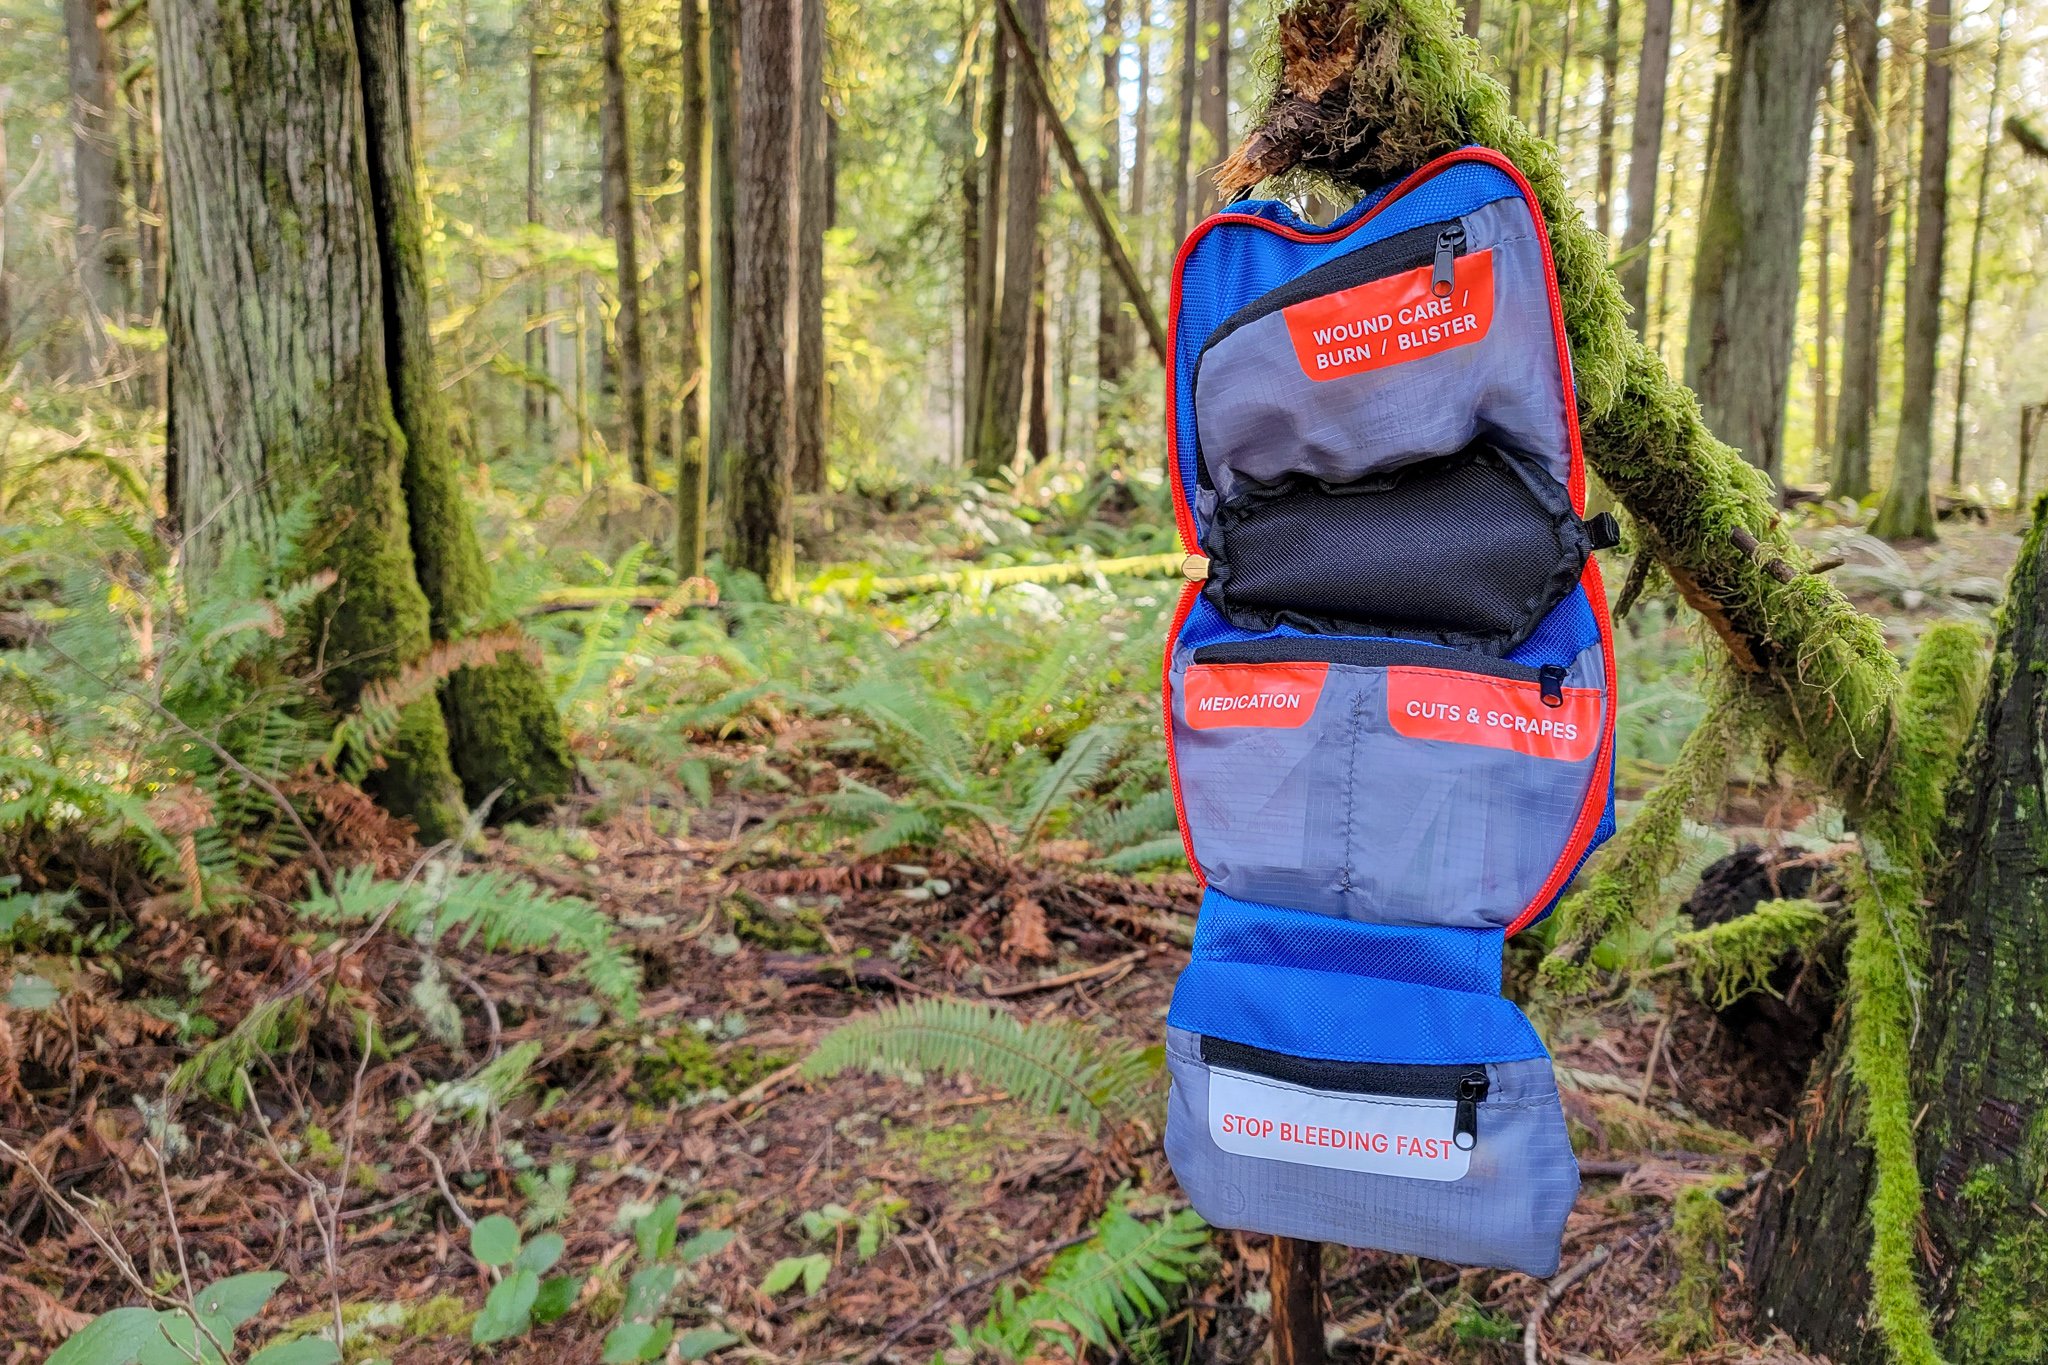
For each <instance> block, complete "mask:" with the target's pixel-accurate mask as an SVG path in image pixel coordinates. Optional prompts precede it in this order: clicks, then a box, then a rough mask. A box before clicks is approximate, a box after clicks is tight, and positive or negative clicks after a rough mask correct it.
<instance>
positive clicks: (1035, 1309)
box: [968, 1191, 1209, 1360]
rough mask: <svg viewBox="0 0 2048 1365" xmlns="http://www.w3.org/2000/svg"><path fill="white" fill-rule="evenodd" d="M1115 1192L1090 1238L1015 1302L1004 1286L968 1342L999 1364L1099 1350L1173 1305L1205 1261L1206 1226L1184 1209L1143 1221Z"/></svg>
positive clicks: (1067, 1252)
mask: <svg viewBox="0 0 2048 1365" xmlns="http://www.w3.org/2000/svg"><path fill="white" fill-rule="evenodd" d="M1131 1205H1132V1201H1131V1199H1130V1197H1129V1195H1128V1194H1127V1193H1126V1192H1124V1191H1118V1193H1117V1195H1116V1196H1115V1197H1114V1198H1113V1200H1112V1202H1111V1203H1110V1206H1109V1208H1108V1209H1107V1210H1106V1211H1105V1212H1104V1213H1103V1215H1102V1217H1101V1219H1100V1220H1098V1221H1097V1223H1096V1225H1095V1235H1094V1236H1093V1237H1091V1238H1090V1239H1089V1240H1088V1241H1086V1242H1083V1243H1082V1244H1081V1245H1079V1246H1076V1247H1069V1248H1068V1249H1067V1250H1065V1251H1063V1252H1061V1253H1060V1254H1059V1255H1058V1256H1055V1257H1054V1258H1053V1262H1052V1265H1051V1266H1050V1267H1048V1268H1047V1270H1046V1273H1045V1278H1044V1279H1043V1280H1041V1281H1040V1282H1039V1285H1038V1287H1037V1288H1036V1289H1034V1290H1032V1291H1031V1292H1030V1293H1028V1294H1026V1295H1024V1296H1023V1297H1021V1298H1020V1297H1018V1296H1017V1294H1016V1292H1015V1291H1014V1289H1012V1288H1011V1287H1010V1286H1009V1285H1005V1286H1004V1287H1003V1288H1002V1289H1001V1290H999V1291H998V1292H997V1294H996V1302H995V1304H994V1306H993V1307H992V1308H991V1309H990V1310H989V1315H988V1318H987V1320H986V1321H984V1322H983V1323H982V1325H981V1326H980V1328H978V1329H977V1330H976V1331H975V1333H974V1335H973V1337H972V1339H971V1343H968V1344H972V1345H977V1346H980V1347H983V1348H985V1349H988V1350H990V1351H993V1352H995V1353H996V1354H998V1355H1000V1356H1002V1357H1004V1358H1005V1359H1012V1360H1014V1359H1018V1358H1020V1357H1024V1356H1027V1355H1028V1356H1037V1355H1039V1354H1042V1353H1043V1351H1044V1350H1045V1349H1046V1348H1051V1347H1062V1346H1063V1347H1065V1348H1066V1349H1067V1350H1068V1351H1069V1352H1070V1353H1071V1354H1073V1355H1075V1356H1079V1355H1080V1354H1081V1350H1080V1349H1079V1348H1081V1347H1088V1346H1092V1347H1094V1348H1095V1349H1097V1350H1100V1351H1107V1350H1109V1349H1110V1347H1111V1346H1112V1345H1113V1344H1115V1343H1117V1342H1121V1341H1122V1340H1124V1339H1125V1337H1126V1336H1128V1335H1130V1334H1132V1333H1134V1332H1136V1331H1137V1330H1139V1329H1140V1328H1142V1327H1144V1326H1146V1325H1147V1324H1149V1323H1151V1322H1152V1321H1154V1320H1155V1319H1157V1318H1160V1317H1163V1316H1164V1315H1165V1314H1166V1313H1167V1312H1168V1311H1169V1309H1170V1308H1171V1307H1172V1298H1171V1296H1172V1295H1174V1294H1175V1293H1176V1292H1177V1291H1178V1290H1179V1289H1180V1288H1181V1287H1182V1286H1184V1285H1186V1284H1187V1283H1188V1281H1189V1280H1190V1279H1191V1278H1192V1277H1193V1276H1194V1275H1195V1274H1196V1273H1197V1272H1198V1271H1199V1270H1200V1268H1201V1266H1202V1263H1203V1261H1204V1260H1205V1259H1206V1255H1205V1253H1206V1251H1207V1249H1208V1241H1209V1225H1208V1224H1207V1223H1204V1222H1203V1221H1202V1219H1201V1217H1200V1216H1199V1215H1197V1214H1196V1213H1195V1212H1194V1211H1193V1210H1191V1209H1181V1210H1178V1211H1176V1212H1171V1213H1167V1214H1165V1215H1164V1216H1162V1217H1160V1218H1157V1219H1154V1220H1151V1221H1146V1220H1144V1219H1141V1218H1139V1217H1137V1216H1136V1215H1135V1214H1134V1213H1133V1212H1132V1207H1131Z"/></svg>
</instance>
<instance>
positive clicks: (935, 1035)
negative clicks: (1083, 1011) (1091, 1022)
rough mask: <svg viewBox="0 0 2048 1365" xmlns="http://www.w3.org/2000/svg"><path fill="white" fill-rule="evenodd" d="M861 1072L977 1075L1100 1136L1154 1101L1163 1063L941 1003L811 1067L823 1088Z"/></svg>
mask: <svg viewBox="0 0 2048 1365" xmlns="http://www.w3.org/2000/svg"><path fill="white" fill-rule="evenodd" d="M854 1067H864V1068H866V1069H867V1070H870V1071H875V1072H882V1073H887V1072H901V1071H938V1072H942V1073H944V1074H946V1075H962V1074H967V1075H972V1076H975V1077H978V1078H979V1079H980V1080H982V1081H984V1082H986V1083H988V1084H990V1085H995V1086H1000V1087H1001V1088H1002V1089H1004V1090H1006V1091H1008V1092H1009V1094H1010V1096H1011V1098H1012V1099H1014V1100H1016V1101H1017V1102H1018V1103H1019V1104H1021V1105H1023V1106H1025V1107H1026V1108H1028V1109H1031V1110H1035V1111H1036V1112H1038V1113H1041V1114H1046V1115H1052V1116H1057V1117H1060V1118H1063V1119H1065V1120H1067V1121H1068V1122H1070V1123H1072V1124H1073V1125H1074V1126H1075V1127H1077V1128H1079V1129H1081V1130H1082V1131H1083V1132H1086V1133H1089V1134H1091V1135H1092V1134H1095V1133H1098V1132H1100V1131H1101V1130H1102V1128H1103V1126H1104V1125H1105V1124H1107V1125H1108V1126H1109V1127H1111V1128H1112V1129H1113V1128H1116V1127H1118V1126H1120V1125H1122V1124H1123V1123H1124V1122H1125V1121H1127V1120H1128V1119H1130V1118H1131V1117H1132V1116H1133V1115H1135V1114H1137V1113H1139V1112H1140V1111H1142V1110H1143V1108H1144V1107H1145V1106H1146V1105H1147V1104H1148V1103H1149V1102H1150V1100H1151V1098H1152V1096H1153V1093H1154V1091H1155V1088H1156V1086H1157V1084H1158V1078H1159V1070H1160V1057H1159V1052H1158V1049H1156V1048H1142V1049H1141V1048H1131V1047H1126V1046H1123V1045H1121V1044H1117V1043H1113V1042H1110V1041H1108V1040H1106V1039H1104V1038H1103V1037H1102V1035H1101V1034H1100V1033H1098V1032H1096V1031H1095V1030H1094V1029H1092V1028H1089V1027H1087V1026H1086V1025H1083V1024H1078V1023H1073V1022H1070V1021H1067V1020H1060V1019H1047V1020H1038V1021H1035V1022H1032V1023H1026V1022H1024V1021H1023V1020H1021V1019H1019V1018H1017V1017H1016V1016H1015V1015H1013V1014H1007V1013H1004V1012H1003V1011H1001V1010H997V1009H992V1008H990V1007H988V1006H986V1005H977V1004H974V1003H973V1002H971V1001H967V1000H958V999H953V998H950V997H934V998H929V999H923V1000H913V1001H911V1002H909V1003H908V1004H903V1005H892V1006H888V1007H886V1008H883V1009H879V1010H876V1011H875V1012H873V1013H872V1014H865V1015H860V1016H858V1017H856V1018H854V1019H851V1020H848V1021H847V1022H846V1023H844V1024H841V1025H840V1026H839V1027H838V1028H836V1029H834V1030H832V1032H830V1033H828V1034H826V1035H825V1037H824V1038H823V1039H822V1040H820V1041H819V1043H818V1046H817V1048H816V1050H815V1051H813V1052H812V1053H811V1055H810V1057H809V1059H808V1060H806V1061H805V1063H804V1071H805V1074H806V1075H808V1076H810V1077H811V1078H813V1079H815V1080H823V1079H825V1078H827V1077H831V1076H836V1075H838V1074H839V1073H841V1072H842V1071H847V1070H851V1069H852V1068H854Z"/></svg>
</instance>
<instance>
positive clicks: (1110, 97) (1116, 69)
mask: <svg viewBox="0 0 2048 1365" xmlns="http://www.w3.org/2000/svg"><path fill="white" fill-rule="evenodd" d="M1123 55H1124V7H1123V0H1103V3H1102V160H1101V163H1100V164H1101V170H1100V171H1099V173H1098V174H1097V176H1096V188H1097V189H1099V190H1101V192H1102V197H1103V198H1104V199H1106V200H1108V201H1109V202H1110V203H1112V204H1114V203H1116V202H1118V200H1119V199H1120V198H1121V196H1122V190H1123V159H1124V102H1123ZM1143 154H1144V148H1143V147H1142V146H1141V147H1140V148H1139V156H1140V159H1142V158H1143ZM1100 260H1101V264H1100V265H1099V266H1098V268H1097V270H1096V272H1095V300H1096V313H1095V322H1096V338H1095V379H1096V383H1097V384H1098V386H1099V387H1100V390H1101V393H1102V395H1103V397H1102V399H1100V400H1099V404H1100V403H1106V402H1107V401H1108V398H1109V396H1110V395H1112V394H1113V393H1114V392H1115V390H1116V387H1117V385H1118V384H1119V383H1121V382H1122V380H1123V371H1124V308H1123V290H1122V287H1121V286H1120V285H1119V283H1118V281H1117V275H1116V265H1115V263H1114V262H1112V261H1111V260H1110V252H1109V249H1108V248H1107V247H1105V248H1104V249H1103V251H1102V253H1101V257H1100Z"/></svg>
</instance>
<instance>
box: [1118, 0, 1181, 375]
mask: <svg viewBox="0 0 2048 1365" xmlns="http://www.w3.org/2000/svg"><path fill="white" fill-rule="evenodd" d="M1152 37H1153V28H1152V0H1138V110H1137V113H1136V114H1135V115H1134V116H1133V118H1132V128H1131V132H1132V141H1133V142H1134V143H1135V144H1136V150H1135V152H1134V153H1133V154H1132V156H1131V195H1130V203H1129V207H1128V208H1127V209H1126V210H1125V213H1124V221H1125V222H1127V223H1129V224H1130V225H1131V228H1132V230H1133V231H1134V232H1136V233H1137V237H1138V240H1137V243H1136V246H1137V249H1138V278H1139V279H1141V280H1143V281H1144V282H1145V283H1146V284H1147V285H1148V286H1149V285H1150V284H1151V283H1152V238H1153V233H1151V232H1150V231H1148V230H1147V229H1146V226H1145V214H1146V213H1147V212H1148V211H1149V209H1150V207H1151V197H1150V194H1151V185H1152ZM1176 245H1178V243H1176ZM1133 351H1134V348H1133V347H1132V345H1131V340H1130V328H1129V326H1126V327H1125V328H1124V354H1125V355H1126V356H1129V355H1131V354H1133Z"/></svg>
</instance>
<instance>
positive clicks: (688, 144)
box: [676, 0, 711, 574]
mask: <svg viewBox="0 0 2048 1365" xmlns="http://www.w3.org/2000/svg"><path fill="white" fill-rule="evenodd" d="M677 32H678V34H679V35H680V37H681V40H682V54H681V60H682V81H681V90H680V95H681V100H682V106H683V108H682V124H683V127H682V138H683V259H682V262H681V269H682V272H683V288H682V298H681V299H680V301H679V302H680V304H681V306H680V307H679V308H678V309H677V312H676V341H677V347H676V349H677V351H678V353H679V354H680V355H681V357H682V362H683V377H682V402H683V422H682V430H681V431H680V432H679V433H677V438H676V562H677V567H678V568H679V569H680V570H681V572H683V573H687V574H701V573H703V572H704V542H705V533H706V531H707V530H708V522H709V520H710V511H709V502H710V487H709V479H708V475H709V473H710V469H711V465H710V462H709V461H708V460H706V459H705V458H704V454H705V451H704V447H705V427H704V419H705V398H706V394H705V389H706V388H708V387H709V378H708V376H707V375H706V373H705V335H706V328H705V326H704V214H705V202H704V152H705V143H704V139H705V123H704V78H705V70H704V0H681V11H680V13H679V14H678V16H677Z"/></svg>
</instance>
